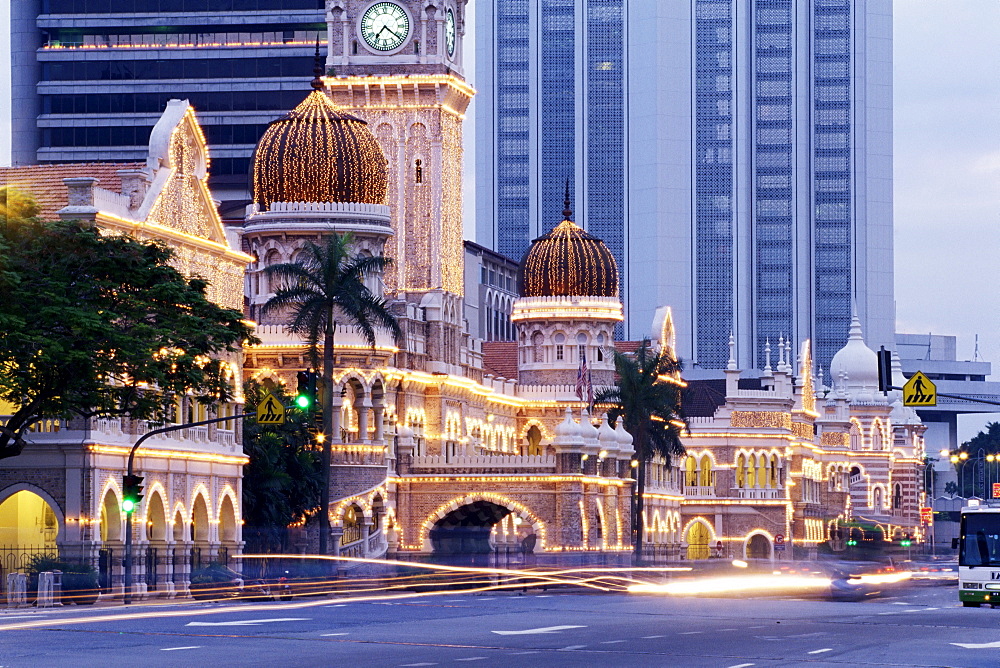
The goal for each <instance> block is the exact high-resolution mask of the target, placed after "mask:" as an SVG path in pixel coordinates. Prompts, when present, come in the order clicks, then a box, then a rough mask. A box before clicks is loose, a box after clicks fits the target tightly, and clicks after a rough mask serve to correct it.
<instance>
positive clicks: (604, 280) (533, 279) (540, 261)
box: [518, 211, 618, 297]
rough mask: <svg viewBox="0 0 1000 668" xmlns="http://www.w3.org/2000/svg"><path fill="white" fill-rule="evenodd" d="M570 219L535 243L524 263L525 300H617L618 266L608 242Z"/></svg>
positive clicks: (520, 282) (520, 278) (522, 286)
mask: <svg viewBox="0 0 1000 668" xmlns="http://www.w3.org/2000/svg"><path fill="white" fill-rule="evenodd" d="M564 213H566V214H567V217H566V218H567V219H566V220H564V221H563V222H561V223H559V224H558V225H556V227H555V228H553V230H552V231H551V232H549V233H548V234H546V235H544V236H541V237H538V238H537V239H535V240H534V241H532V242H531V248H529V249H528V252H527V253H526V254H525V256H524V259H523V260H522V261H521V268H520V271H519V276H518V285H519V288H520V291H521V296H522V297H617V296H618V265H617V264H616V263H615V258H614V256H613V255H612V254H611V251H610V250H608V247H607V246H605V245H604V242H603V241H601V240H600V239H598V238H597V237H595V236H593V235H592V234H587V232H585V231H584V230H583V228H582V227H580V226H579V225H577V224H576V223H574V222H573V221H571V220H569V216H568V213H569V212H568V211H566V212H564Z"/></svg>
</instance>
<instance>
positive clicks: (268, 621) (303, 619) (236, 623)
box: [185, 617, 309, 626]
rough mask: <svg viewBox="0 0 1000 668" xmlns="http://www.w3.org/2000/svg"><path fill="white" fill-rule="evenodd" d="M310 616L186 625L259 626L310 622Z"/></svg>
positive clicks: (189, 624) (191, 624)
mask: <svg viewBox="0 0 1000 668" xmlns="http://www.w3.org/2000/svg"><path fill="white" fill-rule="evenodd" d="M308 621H309V618H308V617H279V618H277V619H240V620H237V621H233V622H188V623H187V624H185V626H257V625H258V624H271V623H274V622H308Z"/></svg>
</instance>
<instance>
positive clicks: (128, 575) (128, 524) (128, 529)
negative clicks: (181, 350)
mask: <svg viewBox="0 0 1000 668" xmlns="http://www.w3.org/2000/svg"><path fill="white" fill-rule="evenodd" d="M286 408H290V407H286ZM256 414H257V413H256V412H252V413H240V414H239V415H227V416H226V417H220V418H212V419H211V420H201V421H199V422H186V423H184V424H175V425H171V426H169V427H160V428H159V429H153V430H152V431H147V432H146V433H145V434H143V435H142V436H140V437H139V438H138V439H137V440H136V442H135V445H133V446H132V449H131V450H130V451H129V453H128V467H127V471H128V475H133V466H134V464H135V452H136V450H138V449H139V446H140V445H142V444H143V442H145V440H146V439H147V438H149V437H150V436H157V435H159V434H167V433H169V432H172V431H179V430H181V429H188V428H189V427H201V426H203V425H207V424H216V423H217V422H227V421H229V420H240V419H242V418H247V417H251V416H254V415H256ZM133 512H134V509H133V510H127V511H125V559H124V564H123V566H124V567H125V568H124V570H125V586H124V591H123V592H122V603H123V604H124V605H128V604H130V603H131V602H132V513H133Z"/></svg>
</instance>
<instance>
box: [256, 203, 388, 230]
mask: <svg viewBox="0 0 1000 668" xmlns="http://www.w3.org/2000/svg"><path fill="white" fill-rule="evenodd" d="M246 216H247V218H248V219H250V222H251V223H253V222H255V220H258V221H260V222H264V220H266V219H267V218H277V217H282V218H286V217H289V216H295V217H299V218H301V217H305V218H355V217H361V218H367V219H375V220H378V221H379V222H382V223H384V224H386V225H388V224H389V223H390V212H389V207H388V206H387V205H385V204H364V203H353V202H272V203H271V205H270V207H269V208H268V209H267V210H266V211H265V210H263V209H261V207H260V205H259V204H250V205H248V206H247V209H246Z"/></svg>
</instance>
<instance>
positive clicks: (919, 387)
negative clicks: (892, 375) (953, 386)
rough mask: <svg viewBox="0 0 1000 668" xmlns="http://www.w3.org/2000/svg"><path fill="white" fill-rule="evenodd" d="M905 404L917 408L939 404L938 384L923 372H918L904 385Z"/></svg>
mask: <svg viewBox="0 0 1000 668" xmlns="http://www.w3.org/2000/svg"><path fill="white" fill-rule="evenodd" d="M903 405H904V406H915V407H916V408H920V407H922V406H923V407H926V406H937V386H936V385H935V384H934V383H932V382H931V379H930V378H928V377H927V376H925V375H924V374H923V373H922V372H920V371H918V372H916V373H915V374H913V375H912V376H910V379H909V380H908V381H906V385H903Z"/></svg>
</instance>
